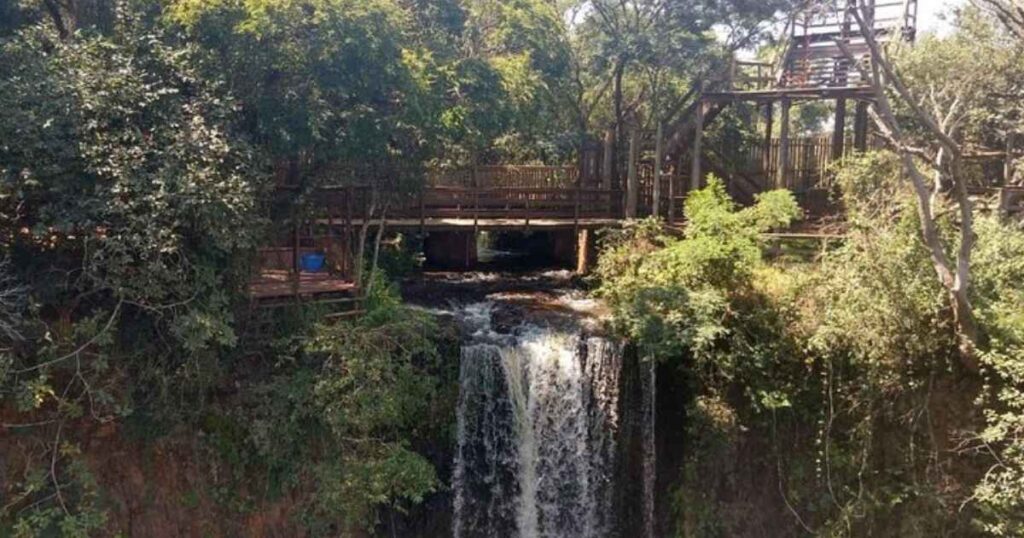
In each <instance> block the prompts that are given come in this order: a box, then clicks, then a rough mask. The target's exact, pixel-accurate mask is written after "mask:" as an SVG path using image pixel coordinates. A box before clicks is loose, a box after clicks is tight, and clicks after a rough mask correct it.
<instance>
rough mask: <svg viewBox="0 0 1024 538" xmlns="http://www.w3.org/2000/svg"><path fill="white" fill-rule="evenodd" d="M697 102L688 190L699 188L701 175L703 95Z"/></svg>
mask: <svg viewBox="0 0 1024 538" xmlns="http://www.w3.org/2000/svg"><path fill="white" fill-rule="evenodd" d="M700 99H702V100H701V101H700V102H699V103H698V104H697V118H696V119H695V120H694V126H693V151H692V153H691V159H690V163H691V165H690V191H695V190H697V189H700V184H701V177H700V153H701V143H702V140H701V139H702V138H703V137H704V101H703V97H701V98H700Z"/></svg>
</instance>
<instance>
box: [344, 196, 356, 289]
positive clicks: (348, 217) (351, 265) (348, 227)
mask: <svg viewBox="0 0 1024 538" xmlns="http://www.w3.org/2000/svg"><path fill="white" fill-rule="evenodd" d="M352 196H353V194H352V185H348V186H346V187H345V273H346V274H347V275H348V276H349V277H352V273H353V272H354V270H355V260H353V259H352V258H353V254H352Z"/></svg>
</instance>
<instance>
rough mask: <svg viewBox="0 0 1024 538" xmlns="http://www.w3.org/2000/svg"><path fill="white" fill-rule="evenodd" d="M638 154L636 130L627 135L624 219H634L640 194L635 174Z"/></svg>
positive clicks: (637, 134)
mask: <svg viewBox="0 0 1024 538" xmlns="http://www.w3.org/2000/svg"><path fill="white" fill-rule="evenodd" d="M639 152H640V134H639V133H637V131H636V129H633V131H632V132H631V133H630V135H629V168H628V174H627V176H626V218H627V219H633V218H636V206H637V202H638V199H637V198H638V195H639V194H640V181H639V180H638V178H637V173H636V160H637V155H638V154H639Z"/></svg>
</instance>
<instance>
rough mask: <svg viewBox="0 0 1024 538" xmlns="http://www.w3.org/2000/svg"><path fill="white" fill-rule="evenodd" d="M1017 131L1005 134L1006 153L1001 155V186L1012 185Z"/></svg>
mask: <svg viewBox="0 0 1024 538" xmlns="http://www.w3.org/2000/svg"><path fill="white" fill-rule="evenodd" d="M1016 142H1017V133H1009V134H1007V135H1006V155H1004V156H1003V186H1004V187H1006V186H1008V185H1013V180H1014V177H1013V172H1014V166H1013V161H1014V159H1013V156H1014V152H1015V151H1016V149H1017V145H1016Z"/></svg>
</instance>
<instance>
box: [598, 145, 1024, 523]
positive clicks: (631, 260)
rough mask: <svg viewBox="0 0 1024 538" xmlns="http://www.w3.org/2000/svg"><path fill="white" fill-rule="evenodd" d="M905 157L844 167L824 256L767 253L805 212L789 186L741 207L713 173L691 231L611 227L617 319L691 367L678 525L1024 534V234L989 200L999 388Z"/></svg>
mask: <svg viewBox="0 0 1024 538" xmlns="http://www.w3.org/2000/svg"><path fill="white" fill-rule="evenodd" d="M899 170H900V168H899V164H898V163H897V162H896V161H895V160H894V158H893V157H892V156H891V155H889V154H885V153H873V154H867V155H864V156H863V157H860V158H856V159H851V160H848V161H847V162H845V163H844V164H843V166H842V167H841V168H839V169H838V170H837V180H838V181H837V184H838V185H839V186H840V187H841V188H842V190H843V203H844V205H845V206H846V207H847V208H848V209H849V211H850V222H849V223H848V225H849V230H848V232H847V235H846V237H845V239H844V241H843V242H842V244H841V245H840V246H839V247H838V248H834V249H832V250H828V251H824V252H823V253H822V254H821V257H820V259H818V260H817V261H815V262H814V263H811V264H809V263H804V264H793V263H786V264H774V265H768V264H765V263H764V262H763V261H762V259H761V254H760V250H761V246H760V245H759V243H758V234H757V230H758V229H765V228H766V227H768V226H770V225H772V224H776V225H777V224H784V223H785V222H787V220H788V219H789V218H791V216H792V214H793V213H792V212H791V210H790V209H787V208H789V207H791V204H792V202H791V199H789V197H788V196H786V195H785V193H772V194H770V195H768V196H765V197H763V198H762V199H761V201H760V203H759V205H758V206H755V207H752V208H748V209H744V210H736V208H735V207H734V205H733V204H732V202H731V201H729V200H728V198H727V197H726V196H725V194H724V191H723V190H722V189H721V186H720V185H716V182H714V181H712V182H711V184H710V185H709V187H708V188H706V189H704V190H702V191H699V192H697V193H694V194H693V195H692V196H691V197H690V198H689V200H688V201H687V208H686V209H687V213H686V214H687V215H688V217H689V219H690V221H689V222H688V225H687V228H686V235H685V237H684V238H682V239H676V238H670V237H664V236H662V235H661V234H660V232H659V229H658V227H657V225H656V223H652V222H646V223H638V224H634V225H632V226H631V227H630V228H628V229H627V230H626V231H625V232H623V233H622V234H621V235H620V236H613V237H612V238H611V239H610V240H609V241H608V245H607V248H606V251H605V254H604V257H603V258H602V260H601V261H600V262H599V263H600V265H599V270H598V274H599V276H600V278H601V284H600V288H599V291H600V293H601V294H602V296H603V297H605V299H606V300H607V301H608V302H609V304H610V305H611V306H612V308H613V310H614V314H615V319H614V326H615V327H616V328H617V329H618V330H619V331H620V332H621V333H622V334H623V335H624V336H627V337H629V338H631V339H633V340H634V341H636V342H637V343H638V344H640V346H641V349H642V350H644V351H645V352H647V353H650V354H652V355H653V356H654V357H656V358H659V359H661V360H669V361H673V362H676V363H678V364H680V365H681V366H682V367H683V368H685V371H686V372H687V374H686V377H687V378H688V381H689V383H690V384H691V385H690V387H689V388H688V390H687V394H688V401H687V417H688V418H687V423H686V428H687V446H686V454H687V456H686V458H685V463H684V465H683V468H682V469H681V470H680V472H681V475H680V478H679V481H678V483H677V484H675V487H674V502H675V503H676V505H675V510H676V514H675V517H676V521H677V532H678V533H679V534H680V535H682V536H728V535H741V534H744V533H749V532H754V531H753V530H752V529H756V528H758V526H759V525H760V526H767V527H770V528H774V529H777V530H778V532H779V533H780V534H781V533H783V530H782V529H784V528H787V527H788V526H793V528H796V527H802V528H805V529H810V532H811V533H812V534H814V535H820V536H868V535H872V536H874V535H879V536H920V537H924V536H942V535H947V536H976V535H997V536H1015V535H1018V534H1019V533H1020V532H1021V528H1022V527H1021V525H1022V521H1021V519H1020V517H1019V516H1020V513H1021V512H1022V506H1021V504H1020V499H1021V498H1022V492H1024V489H1022V483H1024V482H1022V480H1021V477H1022V476H1024V472H1022V469H1024V459H1022V454H1024V448H1022V445H1021V444H1020V442H1019V432H1020V431H1021V427H1022V426H1021V425H1022V424H1024V421H1022V419H1021V417H1022V416H1024V415H1022V410H1024V398H1022V396H1021V394H1022V393H1021V382H1022V376H1021V372H1022V371H1024V370H1022V367H1021V365H1022V364H1024V354H1022V353H1021V350H1022V349H1024V345H1022V340H1021V337H1022V335H1024V318H1022V316H1021V312H1024V293H1022V284H1021V282H1024V265H1022V262H1021V260H1022V259H1024V239H1022V236H1021V234H1020V232H1019V231H1018V230H1015V229H1014V228H1012V227H1011V226H1009V225H1007V224H1004V223H1001V222H999V219H998V218H997V217H996V216H992V215H984V214H979V215H978V216H977V219H976V226H977V228H976V230H977V233H978V246H977V249H976V252H975V257H974V262H973V263H974V275H975V287H974V291H973V297H972V302H973V304H974V307H975V309H976V312H977V316H978V319H979V322H980V325H981V327H982V330H983V332H984V338H983V340H984V347H985V351H984V353H983V355H982V361H983V364H984V369H985V372H986V373H985V379H984V385H983V386H982V385H980V384H979V383H978V382H976V381H974V380H970V379H963V378H961V377H960V375H959V374H958V372H959V370H958V369H957V367H956V364H957V357H958V355H957V349H956V339H955V334H954V329H953V325H952V319H951V313H950V312H949V309H948V306H947V305H948V303H947V300H946V296H945V292H944V290H943V289H942V288H941V287H940V286H939V284H938V283H937V282H936V280H935V275H934V269H933V268H932V265H931V261H930V257H929V255H928V252H927V250H926V249H925V248H924V246H923V245H922V244H921V241H920V239H919V237H918V234H919V232H918V223H917V213H916V207H915V205H914V203H913V198H912V193H910V192H909V186H908V185H907V184H906V183H905V182H904V181H903V180H902V176H901V174H900V173H899ZM941 225H942V227H943V228H944V230H947V231H946V232H944V233H949V232H948V230H949V229H951V228H952V227H953V226H955V222H951V221H950V220H948V219H942V221H941ZM965 432H974V434H973V437H969V438H965ZM758 476H769V477H770V478H768V479H767V480H768V481H770V482H771V487H767V484H765V483H762V482H759V481H758V479H757V477H758ZM762 489H768V490H772V491H771V494H768V493H765V494H761V493H758V492H760V491H761V490H762ZM736 513H744V514H756V517H752V518H751V519H750V520H747V519H746V518H739V519H738V518H736V517H734V516H732V514H736ZM766 514H781V516H778V518H777V519H773V517H774V516H771V515H766ZM758 518H765V519H766V520H760V519H758ZM798 518H799V519H798Z"/></svg>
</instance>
